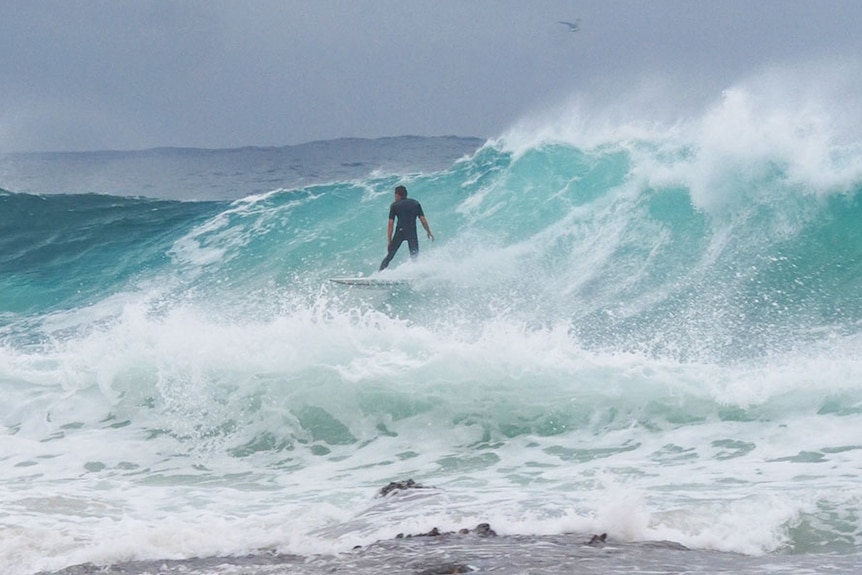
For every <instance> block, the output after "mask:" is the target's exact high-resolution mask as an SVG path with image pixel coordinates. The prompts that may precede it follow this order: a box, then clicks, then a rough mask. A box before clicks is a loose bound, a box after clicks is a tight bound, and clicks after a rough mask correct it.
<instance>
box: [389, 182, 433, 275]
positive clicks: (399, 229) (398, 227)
mask: <svg viewBox="0 0 862 575" xmlns="http://www.w3.org/2000/svg"><path fill="white" fill-rule="evenodd" d="M424 216H425V214H424V213H422V205H421V204H419V202H417V201H416V200H414V199H413V198H402V199H400V200H396V201H394V202H392V205H391V206H390V207H389V219H390V220H395V219H397V222H396V223H395V233H393V234H392V241H391V242H389V251H388V252H387V253H386V257H385V258H383V262H381V264H380V269H381V270H385V269H386V266H388V265H389V262H391V261H392V258H393V257H395V252H397V251H398V248H400V247H401V243H402V242H403V241H404V240H407V247H409V248H410V257H412V258H415V257H416V256H417V255H419V238H418V237H417V236H416V220H417V219H419V218H420V217H424Z"/></svg>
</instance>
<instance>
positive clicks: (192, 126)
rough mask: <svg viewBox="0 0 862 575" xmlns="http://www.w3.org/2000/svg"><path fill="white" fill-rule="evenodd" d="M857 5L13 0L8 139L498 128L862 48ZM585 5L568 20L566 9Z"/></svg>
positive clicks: (68, 144) (0, 101) (3, 67)
mask: <svg viewBox="0 0 862 575" xmlns="http://www.w3.org/2000/svg"><path fill="white" fill-rule="evenodd" d="M860 16H862V4H859V3H858V2H856V1H846V0H844V1H841V0H838V1H832V2H829V3H813V2H808V1H804V2H803V1H799V0H785V1H783V2H780V3H777V2H771V3H765V2H747V1H742V0H730V1H725V2H691V1H687V0H657V1H653V2H641V1H633V0H627V1H614V2H606V1H599V0H596V1H592V2H583V3H573V2H571V1H568V0H547V1H542V2H521V1H514V0H494V1H491V0H475V1H471V2H462V1H459V0H441V1H435V2H424V1H419V0H378V1H370V0H368V1H346V0H329V1H326V0H325V1H321V2H311V1H305V0H258V1H252V2H247V3H246V2H242V3H240V2H230V1H228V0H213V1H203V0H193V1H185V2H174V1H170V0H150V1H139V2H114V1H110V0H100V1H87V2H84V1H74V0H73V1H67V0H44V1H39V2H10V1H7V2H2V3H0V51H2V53H3V54H4V55H5V56H4V59H3V61H2V63H0V82H2V89H0V151H22V150H87V149H130V148H132V149H133V148H146V147H154V146H200V147H232V146H242V145H283V144H293V143H299V142H304V141H310V140H316V139H327V138H336V137H342V136H358V137H377V136H388V135H402V134H416V135H443V134H457V135H476V136H481V137H490V136H495V135H498V134H499V133H500V132H501V131H503V130H505V129H506V127H508V126H509V125H511V124H512V123H513V122H515V121H516V120H517V119H518V118H519V117H520V116H521V115H523V114H527V113H530V112H535V111H537V110H540V109H542V108H543V107H548V106H551V105H553V104H554V103H555V102H558V101H559V100H561V99H564V98H566V97H567V96H569V95H571V94H584V95H587V96H590V97H592V98H595V99H599V100H606V99H608V98H613V97H615V95H617V94H620V93H622V92H624V91H625V90H627V89H629V88H630V87H632V86H634V85H636V84H637V83H638V82H639V81H640V79H642V78H644V77H650V76H660V77H664V78H668V79H670V81H672V82H674V83H676V84H677V85H678V86H681V87H683V89H681V90H680V91H679V94H678V97H679V98H680V99H681V100H684V99H697V98H705V97H715V96H716V94H717V92H718V91H720V90H721V89H723V88H725V87H727V86H728V85H729V84H731V83H733V82H735V81H737V80H738V79H739V78H741V77H743V76H745V75H746V74H750V73H753V72H754V71H756V70H757V69H759V68H762V67H764V66H770V65H787V64H793V63H794V62H797V61H808V60H811V59H822V60H825V61H828V60H830V59H846V60H854V59H855V60H858V59H859V56H860V54H862V39H860V35H859V34H858V22H859V21H860ZM576 18H581V19H582V23H581V30H580V31H579V32H576V33H572V32H570V31H569V30H568V29H567V28H566V27H565V26H562V25H560V24H559V23H558V20H574V19H576Z"/></svg>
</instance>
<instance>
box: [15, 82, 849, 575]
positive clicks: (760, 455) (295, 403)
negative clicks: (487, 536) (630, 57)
mask: <svg viewBox="0 0 862 575" xmlns="http://www.w3.org/2000/svg"><path fill="white" fill-rule="evenodd" d="M748 106H749V104H748V103H747V101H746V98H745V94H741V93H735V92H731V93H729V94H727V95H726V97H725V99H724V100H722V102H721V103H720V104H719V105H717V106H716V107H715V108H714V109H712V110H710V111H709V112H708V113H706V114H705V115H704V116H703V118H701V119H700V121H699V122H697V123H695V124H693V125H692V126H688V127H686V128H685V129H680V128H674V129H667V130H665V131H655V130H652V131H637V133H636V134H635V135H634V136H632V135H631V132H632V131H631V130H630V129H627V130H622V129H620V130H618V132H616V133H611V134H610V135H607V136H606V137H605V138H604V139H601V138H598V136H597V135H596V132H592V133H591V136H590V137H591V138H593V141H589V142H587V141H586V140H585V139H584V138H582V137H581V136H574V137H564V135H560V134H557V135H554V136H553V137H552V136H549V135H547V134H545V135H541V136H535V135H534V133H531V132H529V131H523V130H513V131H512V132H510V133H509V134H507V135H506V136H505V137H503V138H501V139H500V140H498V141H491V142H488V143H487V144H485V145H484V146H482V147H481V148H480V149H478V150H477V151H476V152H475V153H474V154H471V155H469V156H467V157H464V158H462V159H461V160H458V161H456V162H454V163H452V164H451V166H450V167H449V168H446V169H437V170H434V171H427V172H410V171H405V172H404V173H402V174H380V173H377V174H371V175H368V176H363V177H360V178H355V179H351V180H347V181H332V182H320V183H315V184H313V185H309V186H306V187H295V188H290V189H277V190H274V191H271V192H268V193H260V194H252V195H248V196H246V197H242V198H240V199H237V200H234V201H228V200H223V199H220V200H202V201H196V202H187V201H186V202H181V201H171V200H165V199H147V198H143V197H125V196H124V197H120V196H111V195H86V194H84V195H81V194H78V195H30V194H15V193H2V194H0V254H2V255H0V293H2V294H3V296H2V302H3V303H2V309H0V386H2V389H3V393H2V394H0V397H2V399H0V402H2V414H3V416H2V417H3V420H2V423H3V426H4V429H5V433H4V434H3V435H2V436H0V439H2V442H3V444H4V449H3V453H4V461H5V469H6V471H4V472H3V475H2V477H0V497H2V500H3V501H4V502H5V504H4V509H5V510H6V511H5V515H4V516H3V518H2V527H1V528H2V531H3V537H2V538H0V539H2V541H3V543H0V557H4V559H0V561H5V563H4V564H3V567H4V568H6V569H8V570H10V572H16V573H30V572H33V571H35V570H38V569H58V568H60V567H63V566H65V565H69V564H72V563H76V562H85V561H95V562H112V561H123V560H128V559H159V558H189V557H195V556H206V555H218V554H230V553H244V552H248V551H254V550H255V549H260V548H264V547H278V548H279V549H281V550H284V551H287V552H295V553H301V554H308V553H315V552H331V551H340V550H347V549H350V547H352V546H353V545H356V544H359V545H367V544H368V543H370V542H372V541H375V540H377V539H388V538H391V537H392V536H394V534H395V533H396V532H403V531H407V532H410V531H413V532H420V531H427V530H428V529H429V528H430V527H431V526H432V525H431V524H432V523H433V524H434V525H436V526H439V527H441V528H444V529H448V528H454V527H459V526H461V525H463V524H465V523H469V522H472V523H476V522H478V521H480V520H487V521H490V522H491V523H492V524H493V525H494V527H495V529H496V530H497V531H498V532H500V533H501V534H518V533H528V534H537V535H541V534H545V535H554V534H558V533H563V532H566V531H584V532H600V531H607V532H609V533H610V534H611V535H612V537H614V538H616V539H617V540H622V541H639V540H647V539H668V540H672V541H678V542H680V543H682V544H684V545H687V546H689V547H693V548H697V549H703V550H721V551H736V552H742V553H748V554H762V553H785V552H791V553H798V554H805V555H807V554H812V553H820V552H834V551H838V552H841V553H844V554H851V555H852V554H858V553H859V551H860V546H862V523H860V521H859V516H860V513H862V508H860V501H859V498H858V495H857V494H856V492H857V491H858V485H857V483H858V470H859V466H860V464H862V445H860V443H859V440H858V437H859V433H860V431H862V407H860V406H862V362H860V361H859V360H858V357H860V351H862V350H860V345H862V337H860V326H862V263H860V262H862V227H860V226H859V222H860V221H862V205H860V200H862V194H860V191H862V155H860V150H859V146H858V145H857V144H854V143H853V142H852V141H851V142H850V143H846V142H844V141H843V140H842V141H839V140H838V139H836V138H831V137H830V134H829V133H828V131H826V132H825V131H823V130H824V129H821V127H820V126H819V124H817V123H809V124H806V125H805V126H803V127H807V129H805V130H803V129H800V128H799V126H795V128H796V129H785V127H784V126H783V124H781V123H780V122H773V121H771V120H770V118H769V117H768V116H767V118H766V119H765V120H763V121H760V122H759V123H758V120H757V118H753V117H752V115H751V114H750V113H749V112H750V110H749V108H748ZM743 120H744V121H743ZM746 122H749V123H746ZM728 126H730V127H733V126H736V132H734V134H735V136H733V137H732V136H731V135H730V134H728V132H727V130H730V128H728ZM741 126H742V127H741ZM743 127H744V128H743ZM628 128H630V127H628ZM791 128H794V126H791ZM743 129H744V131H743ZM818 130H819V131H818ZM623 132H625V133H626V134H628V135H625V137H624V136H622V135H620V134H622V133H623ZM399 183H402V184H405V185H406V186H407V187H408V189H409V191H410V194H411V195H412V196H414V197H416V198H418V199H419V200H420V201H421V202H422V204H423V207H424V209H425V212H426V214H427V215H428V218H429V221H430V222H431V225H432V228H433V229H434V232H435V235H436V236H437V241H436V242H435V243H433V244H432V243H431V242H429V241H427V240H425V241H423V242H422V244H421V253H420V258H419V259H418V260H417V261H416V262H415V263H413V264H410V263H407V259H408V258H407V256H406V254H399V256H398V260H397V261H396V266H395V268H394V269H393V270H391V271H390V272H387V274H388V276H389V277H392V278H399V279H406V280H408V282H409V283H408V285H407V286H406V287H401V288H397V289H394V290H358V289H347V288H344V287H343V286H337V285H335V284H331V283H329V282H328V281H327V279H328V278H330V277H334V276H344V275H358V274H369V273H371V272H373V271H374V270H375V269H376V268H377V265H378V264H379V261H380V259H381V258H382V257H383V255H384V248H385V246H384V239H385V237H384V232H385V216H386V210H387V207H388V204H389V202H390V201H391V194H392V189H393V188H394V186H395V185H397V184H399ZM406 477H414V478H416V479H417V480H420V481H422V482H426V483H430V484H433V485H435V486H437V487H438V488H440V490H441V492H440V494H439V496H435V497H430V498H426V499H422V500H421V501H416V502H413V503H411V504H410V505H407V506H404V507H397V506H394V507H391V508H390V507H388V506H384V507H383V508H381V507H380V506H379V505H377V504H375V503H374V501H373V500H372V495H373V493H374V492H375V490H376V489H377V488H378V487H379V486H380V485H384V484H386V483H387V482H388V481H391V480H395V479H403V478H406ZM34 494H38V495H34ZM142 531H143V532H145V533H147V535H146V536H144V537H143V538H142V537H141V536H140V533H141V532H142ZM107 541H111V542H112V543H113V544H112V545H108V544H107V543H106V542H107ZM22 565H23V566H24V567H22ZM16 569H17V571H15V570H16Z"/></svg>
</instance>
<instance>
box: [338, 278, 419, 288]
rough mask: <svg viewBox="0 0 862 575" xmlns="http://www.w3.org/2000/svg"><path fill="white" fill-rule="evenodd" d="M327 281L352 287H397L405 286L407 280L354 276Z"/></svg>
mask: <svg viewBox="0 0 862 575" xmlns="http://www.w3.org/2000/svg"><path fill="white" fill-rule="evenodd" d="M329 281H331V282H333V283H337V284H341V285H346V286H353V287H379V288H388V287H397V286H406V285H407V280H394V279H385V278H369V277H354V278H329Z"/></svg>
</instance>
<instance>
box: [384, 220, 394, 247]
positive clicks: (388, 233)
mask: <svg viewBox="0 0 862 575" xmlns="http://www.w3.org/2000/svg"><path fill="white" fill-rule="evenodd" d="M394 226H395V221H394V220H393V219H392V218H389V225H388V226H386V247H387V248H388V247H389V244H391V243H392V228H393V227H394Z"/></svg>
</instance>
